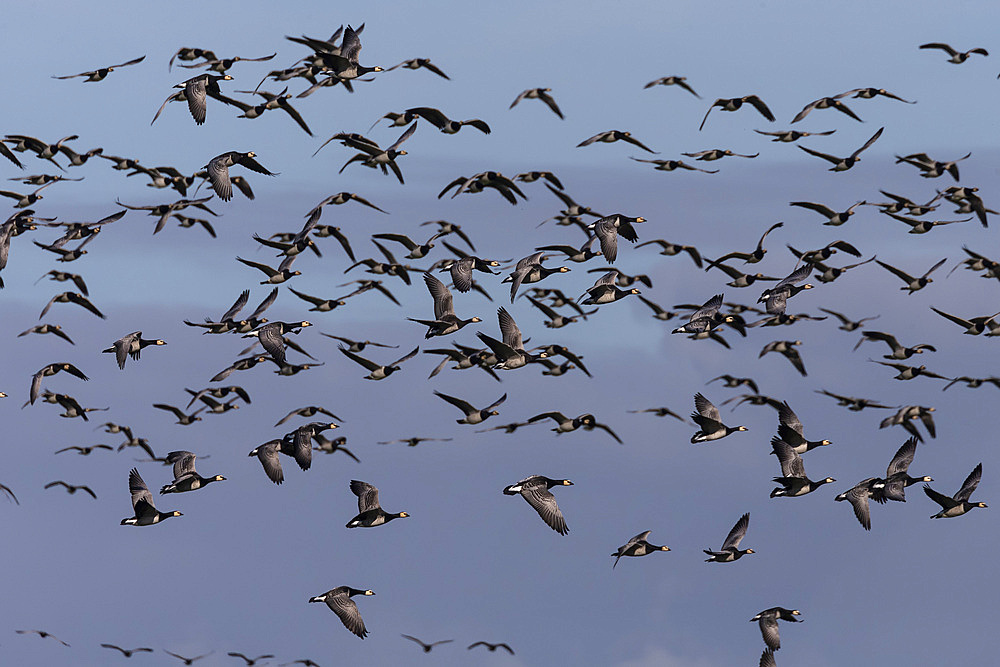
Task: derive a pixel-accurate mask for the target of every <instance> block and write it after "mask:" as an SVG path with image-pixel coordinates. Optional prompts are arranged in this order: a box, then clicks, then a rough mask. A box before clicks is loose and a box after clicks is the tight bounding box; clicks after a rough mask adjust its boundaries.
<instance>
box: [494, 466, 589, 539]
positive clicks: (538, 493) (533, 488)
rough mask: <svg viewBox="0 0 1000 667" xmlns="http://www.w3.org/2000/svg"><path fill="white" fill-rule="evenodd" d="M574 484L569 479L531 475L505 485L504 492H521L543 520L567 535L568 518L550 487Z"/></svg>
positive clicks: (508, 494) (508, 493)
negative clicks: (515, 482) (564, 515)
mask: <svg viewBox="0 0 1000 667" xmlns="http://www.w3.org/2000/svg"><path fill="white" fill-rule="evenodd" d="M572 485H573V482H571V481H569V480H568V479H551V478H549V477H545V476H544V475H532V476H531V477H527V478H525V479H522V480H521V481H520V482H518V483H517V484H511V485H510V486H507V487H505V488H504V490H503V493H504V495H506V496H516V495H518V494H520V496H521V497H522V498H524V499H525V500H526V501H528V504H529V505H531V506H532V507H533V508H534V509H535V511H536V512H538V516H540V517H542V521H544V522H545V523H546V524H548V525H549V527H550V528H552V530H554V531H556V532H557V533H559V534H560V535H565V534H566V533H568V532H569V528H568V527H567V526H566V519H565V518H564V517H563V513H562V510H560V509H559V505H557V504H556V497H555V496H553V495H552V492H551V491H549V489H551V488H552V487H553V486H572Z"/></svg>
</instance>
